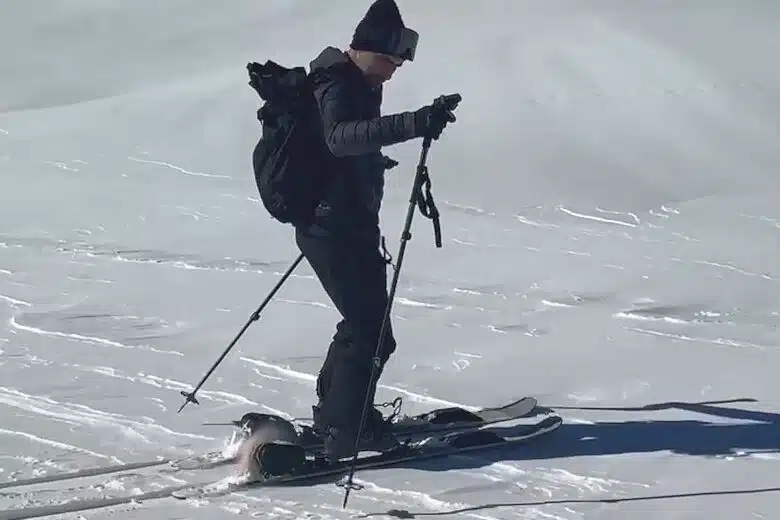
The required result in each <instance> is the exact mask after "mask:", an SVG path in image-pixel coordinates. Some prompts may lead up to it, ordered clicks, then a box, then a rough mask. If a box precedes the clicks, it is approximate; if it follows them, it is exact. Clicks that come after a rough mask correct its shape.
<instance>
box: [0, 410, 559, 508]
mask: <svg viewBox="0 0 780 520" xmlns="http://www.w3.org/2000/svg"><path fill="white" fill-rule="evenodd" d="M562 422H563V421H562V419H561V418H560V417H559V416H557V415H551V416H548V417H546V418H544V419H542V420H541V421H539V422H537V423H535V424H531V425H521V426H516V427H514V428H513V429H514V430H515V433H514V434H513V435H510V436H506V437H502V436H499V435H497V434H495V433H493V432H491V431H490V430H485V429H475V430H471V431H464V432H455V433H452V432H445V433H442V434H440V435H439V436H432V437H428V438H426V439H423V440H420V441H417V442H413V443H408V444H406V445H405V446H404V447H402V448H400V449H398V450H395V451H394V452H388V453H383V454H379V455H368V456H363V457H360V458H358V460H357V466H356V468H357V469H363V470H365V469H375V468H376V469H378V468H383V467H390V466H394V465H400V464H403V463H405V462H416V461H422V460H430V459H436V458H445V457H447V456H450V455H457V454H461V453H473V452H479V451H488V450H491V449H498V448H510V447H515V446H520V445H523V444H525V443H528V442H529V441H530V440H532V439H535V438H537V437H541V436H543V435H545V434H547V433H551V432H553V431H555V430H556V429H557V428H558V427H559V426H560V425H561V424H562ZM350 464H351V461H350V460H344V461H339V462H337V463H333V464H329V465H324V464H322V463H321V462H320V461H318V460H316V459H315V460H311V459H308V458H307V459H306V461H305V462H304V464H303V466H302V467H301V468H299V469H298V470H297V471H295V472H294V473H292V474H289V475H281V476H276V477H271V478H267V479H265V480H262V481H255V482H248V483H246V484H240V485H227V486H226V485H224V484H222V481H220V482H213V481H212V482H203V483H201V484H193V483H187V484H179V485H175V486H169V487H165V488H162V489H157V490H154V491H148V492H144V493H138V494H135V495H130V496H123V497H111V498H98V499H85V500H72V501H69V502H64V503H61V504H52V505H47V506H33V507H25V508H20V509H6V510H0V519H2V520H26V519H29V518H40V517H44V516H51V515H59V514H65V513H75V512H81V511H89V510H96V509H102V508H106V507H112V506H116V505H122V504H129V503H133V502H144V501H149V500H156V499H161V498H167V497H173V498H177V499H186V498H193V497H199V496H200V497H203V496H215V495H222V494H228V493H232V492H234V491H240V490H242V489H252V488H256V487H263V486H273V485H283V484H288V483H295V482H300V483H305V482H306V481H313V480H317V479H320V478H325V477H337V476H339V475H342V474H344V473H346V472H347V471H348V469H349V466H350Z"/></svg>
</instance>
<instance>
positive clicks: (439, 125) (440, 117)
mask: <svg viewBox="0 0 780 520" xmlns="http://www.w3.org/2000/svg"><path fill="white" fill-rule="evenodd" d="M459 102H460V95H459V94H450V95H448V96H439V97H438V98H436V99H435V100H434V101H433V103H432V104H430V105H427V106H424V107H422V108H420V109H418V110H417V111H416V112H415V114H414V123H415V130H416V132H417V135H418V136H419V137H430V138H431V139H433V140H434V141H435V140H437V139H439V137H440V136H441V133H442V132H443V131H444V127H446V126H447V123H454V122H455V113H454V110H455V108H456V107H457V106H458V103H459Z"/></svg>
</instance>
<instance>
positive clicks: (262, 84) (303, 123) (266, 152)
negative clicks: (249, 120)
mask: <svg viewBox="0 0 780 520" xmlns="http://www.w3.org/2000/svg"><path fill="white" fill-rule="evenodd" d="M247 70H248V71H249V78H250V80H249V85H250V86H252V88H254V89H255V91H256V92H257V93H258V95H259V96H260V98H261V99H263V100H264V101H265V103H264V104H263V106H262V107H261V108H260V109H259V110H258V111H257V119H258V120H259V121H260V122H261V124H262V137H261V138H260V140H259V141H258V143H257V145H256V146H255V149H254V152H253V154H252V165H253V168H254V172H255V182H256V183H257V189H258V191H259V192H260V200H261V201H262V203H263V206H264V207H265V209H266V210H267V211H268V212H269V213H270V214H271V216H272V217H273V218H275V219H276V220H278V221H279V222H283V223H289V224H293V225H294V226H299V225H300V226H306V225H308V224H310V223H311V222H312V219H313V217H314V210H315V208H316V207H317V204H319V202H320V200H321V199H322V197H323V196H324V190H325V185H326V180H327V178H328V176H329V171H330V163H331V160H332V155H331V154H330V151H329V150H328V148H327V145H326V144H325V138H324V136H323V133H322V123H321V118H320V115H319V110H318V109H317V104H316V101H315V99H314V94H313V91H312V77H311V75H309V74H307V73H306V69H305V68H303V67H294V68H292V69H288V68H286V67H283V66H281V65H279V64H277V63H274V62H273V61H271V60H268V61H266V62H265V64H264V65H260V64H258V63H254V62H252V63H249V64H248V65H247Z"/></svg>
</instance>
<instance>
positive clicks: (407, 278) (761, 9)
mask: <svg viewBox="0 0 780 520" xmlns="http://www.w3.org/2000/svg"><path fill="white" fill-rule="evenodd" d="M399 4H400V6H401V11H402V13H403V16H404V18H405V21H406V22H407V23H408V24H409V25H410V26H412V27H415V28H416V29H418V30H419V31H420V33H421V34H422V38H421V43H420V48H419V52H418V56H419V58H418V59H417V60H416V62H415V63H413V64H408V65H405V66H404V67H403V69H402V70H401V71H400V72H399V74H397V75H396V78H395V79H394V80H393V82H392V83H391V84H390V85H389V86H388V88H387V92H386V104H385V111H386V112H391V111H395V110H407V109H415V108H417V107H418V106H420V105H422V104H424V103H428V102H430V100H431V99H433V98H434V97H435V96H438V95H439V94H442V93H450V92H460V93H461V94H462V95H463V103H462V104H461V107H460V108H459V110H458V122H457V123H456V124H455V125H453V126H452V127H451V128H448V129H447V130H446V134H445V136H444V137H443V138H442V139H441V140H440V141H439V142H437V143H436V144H435V145H434V148H433V149H432V151H431V156H430V160H429V166H430V173H431V177H432V180H433V193H434V196H435V197H436V201H437V203H438V206H439V208H440V210H441V212H442V227H443V234H444V247H443V248H442V249H436V248H435V247H434V244H433V234H432V228H431V225H430V222H429V221H428V220H426V219H424V218H422V217H421V216H420V215H419V213H417V214H416V215H415V222H414V229H413V239H412V242H411V243H410V246H409V249H408V251H407V256H406V259H405V263H404V266H403V273H402V277H401V286H400V288H399V292H398V301H397V305H396V307H395V327H396V333H397V336H398V340H399V349H398V352H397V355H396V356H395V357H394V358H393V360H392V361H391V363H390V365H389V366H388V368H387V370H386V373H385V375H384V377H383V380H382V383H383V387H382V390H381V392H380V398H382V399H385V398H387V399H389V398H392V397H394V396H396V395H402V396H403V397H404V399H405V411H407V412H420V411H424V410H427V409H430V408H432V407H435V406H441V405H442V404H446V403H459V404H463V405H469V406H480V405H493V404H498V403H500V402H503V401H505V400H507V399H510V398H512V397H516V396H518V395H523V394H532V395H535V396H537V397H538V398H539V399H540V400H541V401H542V402H543V403H544V404H546V405H549V406H552V407H556V408H557V409H558V410H559V411H560V413H561V414H562V415H563V416H564V418H565V419H566V423H565V424H564V426H563V427H562V428H561V429H560V430H559V431H558V432H557V433H556V435H555V437H554V438H553V437H550V438H549V439H548V441H546V442H544V443H539V444H538V445H537V446H535V447H532V448H529V449H528V450H525V451H522V452H520V453H501V454H499V455H497V456H494V455H490V456H485V457H460V458H454V459H452V460H449V461H447V462H446V463H441V464H438V465H435V466H430V465H428V466H426V467H424V468H418V469H386V470H381V471H366V472H361V473H359V474H358V475H359V477H360V478H361V479H362V480H363V481H365V482H366V486H367V487H366V489H365V490H363V491H361V492H358V493H354V494H353V495H352V497H351V499H350V503H349V505H348V508H347V509H346V510H342V509H341V498H342V490H341V489H339V488H336V487H335V486H332V485H329V484H323V485H321V486H317V487H312V488H303V489H300V488H293V489H273V490H256V491H249V492H242V493H239V494H236V495H231V496H228V497H223V498H217V499H210V500H207V501H203V502H174V501H172V500H166V499H162V500H156V501H150V502H147V503H142V504H125V505H121V506H118V507H116V508H113V509H112V510H111V512H112V517H113V518H115V519H125V518H127V519H130V518H193V519H199V518H204V519H205V518H208V519H218V518H233V517H237V516H238V517H256V518H312V519H313V518H323V519H325V518H327V519H330V518H352V517H355V516H358V517H365V515H367V516H369V517H381V516H382V515H386V514H388V512H392V511H395V514H396V516H405V517H407V518H411V517H418V518H424V517H429V516H433V517H442V518H453V517H456V516H457V517H461V516H462V517H464V518H483V519H485V518H529V519H530V518H540V519H556V520H558V519H560V520H564V519H565V520H579V519H588V520H591V519H598V520H601V519H618V518H631V519H632V520H633V519H639V518H642V519H644V518H647V519H657V518H665V519H694V518H695V519H707V520H714V519H728V520H733V519H747V518H774V517H776V514H777V513H776V511H777V510H778V509H780V493H778V490H780V480H778V478H777V476H776V475H777V471H776V466H775V464H777V463H778V455H777V451H778V448H780V440H778V439H780V426H778V422H780V404H778V401H777V397H776V396H777V388H778V384H777V383H773V382H772V381H773V379H774V376H773V374H775V373H776V367H777V363H778V354H777V353H776V352H775V351H776V350H777V346H778V330H777V326H778V323H780V299H779V298H778V281H779V280H780V267H778V266H780V209H778V208H780V204H778V203H779V202H780V180H778V178H777V166H778V164H780V145H778V137H780V136H779V135H778V121H779V118H778V114H780V95H778V92H780V89H779V88H778V87H780V74H779V73H778V72H777V68H776V67H774V60H773V58H772V56H774V55H775V54H776V53H777V52H778V51H780V35H778V33H777V31H776V26H777V23H776V20H777V18H778V15H780V7H778V6H777V5H776V3H775V2H760V1H758V0H740V2H733V1H732V2H726V1H723V0H707V1H706V2H705V1H698V0H687V1H684V2H670V1H664V0H656V1H652V2H651V1H649V0H637V1H633V2H617V1H612V0H586V1H579V2H573V1H566V0H547V1H545V2H530V1H526V0H514V1H510V0H493V1H492V2H489V3H483V2H469V1H465V0H449V1H448V2H446V5H445V3H444V2H413V1H411V0H400V1H399ZM367 5H368V2H358V1H355V0H341V1H339V2H337V3H334V4H333V5H328V8H327V9H325V8H324V7H322V6H321V5H320V3H317V2H313V1H311V2H305V1H294V2H283V1H281V0H273V1H272V0H265V1H263V2H250V1H248V0H233V1H232V2H230V3H229V4H225V5H223V4H219V5H218V4H217V3H208V2H194V1H191V0H169V1H168V2H119V1H116V0H113V1H112V0H100V1H98V0H79V1H71V2H55V1H52V0H39V1H37V2H28V1H22V0H6V1H5V2H2V4H0V77H2V81H0V175H1V176H2V177H1V178H2V185H1V186H2V189H0V315H2V316H0V317H1V318H2V320H3V327H2V329H0V417H2V421H0V487H2V483H5V482H7V481H10V480H12V479H16V478H29V477H33V476H37V475H48V474H56V473H58V472H61V471H65V470H69V469H75V468H80V467H89V466H95V465H103V464H112V463H116V462H118V461H122V462H131V461H141V460H149V459H153V458H154V457H157V456H166V457H179V456H184V455H187V454H191V453H203V452H206V451H208V450H211V449H219V448H220V447H221V446H223V445H224V443H225V442H226V439H227V437H228V435H229V433H228V432H227V431H224V430H220V429H215V428H207V427H203V426H201V423H202V422H204V421H222V420H226V419H232V418H236V417H238V416H240V415H241V414H242V413H244V412H245V411H248V410H251V409H256V410H272V411H278V412H282V413H285V414H290V415H291V416H307V415H308V414H309V412H310V406H311V404H313V402H314V389H313V379H314V378H315V376H316V373H317V370H318V368H319V364H320V362H321V360H322V357H323V355H324V352H325V349H326V347H327V344H328V342H329V340H330V336H331V334H332V332H333V326H334V324H335V322H336V320H337V316H336V314H335V311H334V309H333V308H332V307H331V306H330V304H329V302H328V300H327V298H326V296H325V294H324V292H323V291H322V290H321V288H320V287H319V285H318V283H317V281H316V280H315V279H313V278H312V276H311V270H310V269H309V267H308V265H306V264H303V265H302V266H301V268H300V270H299V271H298V272H297V273H296V275H295V276H294V277H293V278H291V279H290V280H289V281H288V283H287V284H286V285H285V286H284V288H283V289H282V291H281V292H280V293H279V295H278V298H277V299H276V300H275V301H274V303H273V304H272V305H270V306H269V307H268V308H267V309H266V311H265V312H264V313H263V316H262V319H261V320H260V321H259V322H257V323H255V324H254V325H253V326H252V327H251V328H250V329H249V331H248V332H247V334H246V335H245V336H244V338H243V339H242V340H241V342H240V343H239V345H238V346H237V347H236V349H235V351H234V352H232V353H231V355H230V356H229V357H228V358H227V359H226V361H225V362H224V364H223V365H221V366H220V368H219V370H218V371H217V372H216V373H215V374H214V375H213V376H212V379H210V380H209V382H208V383H207V385H206V387H205V388H204V389H203V390H202V391H201V392H199V397H200V399H201V403H202V404H201V406H199V407H196V406H192V405H190V406H188V407H187V408H185V410H184V411H183V412H182V413H181V414H177V413H176V410H177V409H178V407H179V405H180V404H181V402H182V398H181V396H180V395H179V391H180V390H182V389H190V388H192V386H193V385H194V384H195V383H197V381H198V380H199V379H200V378H201V376H202V375H203V374H204V373H205V371H206V370H207V369H208V367H209V366H210V365H211V363H212V362H213V361H214V360H215V359H216V358H217V356H218V355H219V353H220V352H221V351H222V349H223V348H224V347H225V345H226V344H227V343H228V342H229V341H230V340H231V339H232V338H233V336H234V335H235V334H236V332H237V331H238V330H239V329H240V327H241V326H242V325H243V324H244V322H245V321H246V319H247V318H248V317H249V315H250V314H251V312H252V311H253V310H254V309H255V308H256V307H257V305H258V304H259V303H260V302H261V301H262V299H263V298H264V297H265V295H266V294H267V293H268V291H269V290H270V289H271V287H272V286H273V285H274V284H275V283H276V282H277V281H278V278H279V274H280V273H281V272H283V271H284V270H285V269H286V268H287V266H288V265H289V263H290V262H292V261H293V259H294V258H295V256H296V255H297V250H296V249H295V245H294V242H293V240H292V235H291V232H290V230H289V229H288V228H286V227H285V226H282V225H280V224H277V223H275V222H273V221H271V220H270V219H269V218H268V217H267V216H266V214H265V213H264V211H263V210H262V208H261V207H260V206H259V204H258V201H257V195H256V190H255V186H254V181H253V179H252V174H251V170H250V162H249V161H250V153H251V149H252V147H253V146H254V143H255V141H256V139H257V137H258V131H259V127H258V124H257V121H256V120H255V119H254V111H255V109H256V108H257V99H256V96H255V94H254V92H253V91H252V90H251V89H250V88H249V87H248V86H247V85H246V80H247V77H246V71H245V68H244V67H245V65H246V63H247V62H248V61H261V62H262V61H265V60H266V59H268V58H271V59H275V60H277V61H280V62H282V63H287V64H302V63H303V64H305V63H308V61H309V60H310V59H311V58H312V57H313V56H315V55H316V54H317V53H318V52H319V51H320V50H321V48H322V47H323V46H324V45H346V44H347V43H348V42H349V39H350V37H351V34H352V30H353V28H354V26H355V24H356V23H357V21H358V20H359V19H360V17H361V16H362V15H363V12H364V10H365V8H366V7H367ZM387 153H388V154H389V155H392V156H393V157H394V158H396V159H397V160H399V161H400V162H401V165H400V166H399V168H397V169H395V170H393V171H392V172H389V173H388V186H387V190H388V191H387V197H386V202H385V206H384V209H383V226H384V230H385V233H386V235H387V239H388V246H389V247H391V251H392V252H393V254H395V251H396V250H397V246H398V237H399V232H400V228H401V225H402V221H403V215H404V213H405V211H406V208H407V201H408V198H409V189H410V188H411V179H412V174H413V171H414V166H415V164H416V160H417V156H418V153H419V142H412V143H406V144H403V145H399V146H396V147H393V148H390V149H388V150H387ZM442 469H450V470H451V471H447V472H446V473H445V472H442V471H440V470H442ZM230 471H231V469H230V468H226V467H223V468H220V469H215V470H213V471H210V472H204V473H191V474H188V473H185V474H178V475H174V476H171V475H166V474H164V473H161V472H160V471H159V468H146V469H139V470H135V471H128V472H124V473H121V474H118V475H113V476H111V477H108V478H107V477H94V478H91V479H86V480H79V481H72V482H59V483H48V484H42V485H39V486H35V487H30V488H13V487H7V488H6V487H2V488H1V489H0V509H11V508H21V507H29V506H39V505H47V504H52V503H57V502H61V501H64V500H67V499H72V498H97V497H105V496H111V497H121V496H129V495H131V494H135V493H141V492H147V491H153V490H154V489H156V488H157V487H158V486H162V485H171V484H172V483H175V482H180V481H181V480H178V481H177V480H175V479H176V478H179V479H185V480H188V481H200V479H205V480H209V479H212V480H214V479H218V478H221V477H224V476H226V475H228V474H230ZM107 511H108V510H102V511H97V512H92V513H90V512H85V513H83V516H84V517H85V518H103V517H105V516H106V514H107ZM4 515H5V516H4ZM410 515H411V516H410ZM11 517H12V516H10V515H8V514H6V513H0V518H11ZM74 518H75V517H74Z"/></svg>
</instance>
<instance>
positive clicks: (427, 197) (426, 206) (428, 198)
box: [417, 166, 441, 247]
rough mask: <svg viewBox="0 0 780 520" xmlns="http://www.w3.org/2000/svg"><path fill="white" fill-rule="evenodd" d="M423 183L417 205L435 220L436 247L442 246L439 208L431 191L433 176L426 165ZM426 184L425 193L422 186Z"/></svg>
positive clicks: (421, 211)
mask: <svg viewBox="0 0 780 520" xmlns="http://www.w3.org/2000/svg"><path fill="white" fill-rule="evenodd" d="M421 177H422V184H421V185H420V188H419V190H418V191H417V207H418V208H420V213H422V214H423V216H424V217H427V218H429V219H431V220H432V221H433V235H434V239H435V241H436V247H441V222H440V221H439V210H438V209H437V208H436V204H435V203H434V201H433V194H432V193H431V177H430V176H429V175H428V167H427V166H425V167H424V168H423V171H422V175H421ZM423 186H425V193H423V191H422V188H423Z"/></svg>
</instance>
